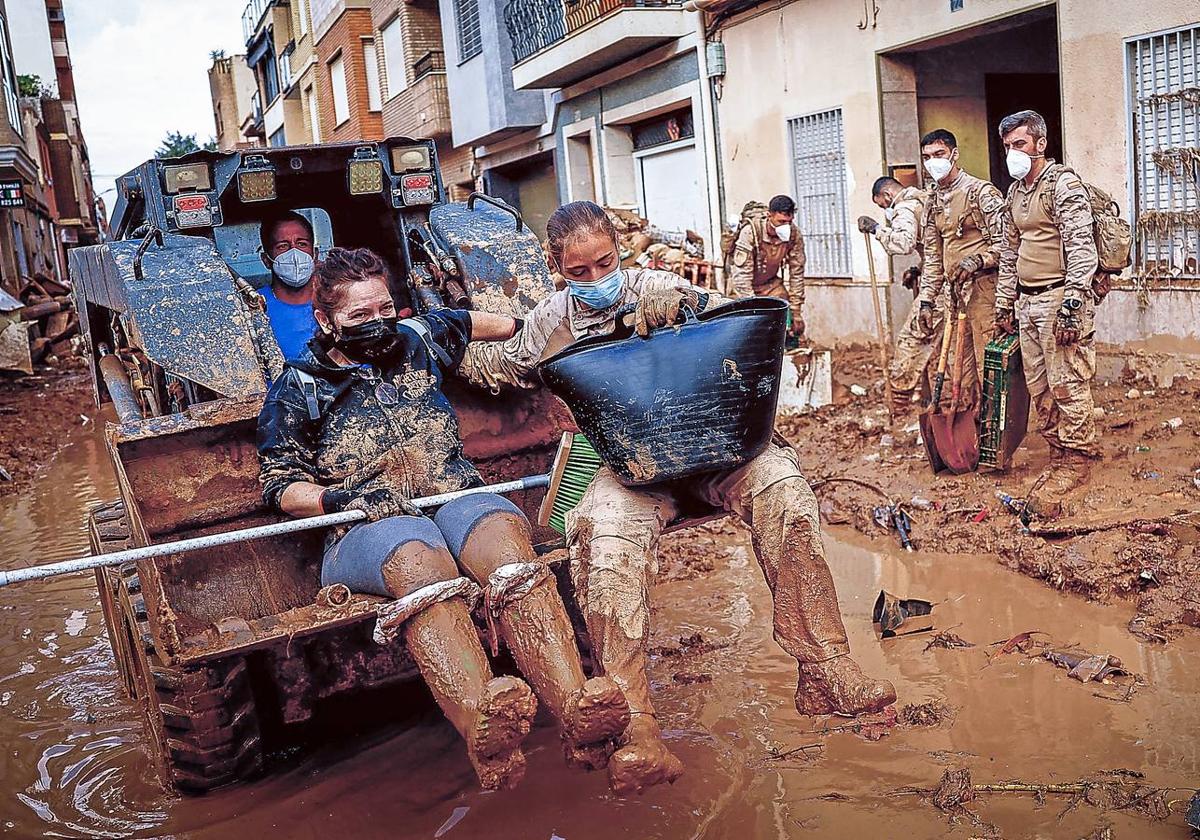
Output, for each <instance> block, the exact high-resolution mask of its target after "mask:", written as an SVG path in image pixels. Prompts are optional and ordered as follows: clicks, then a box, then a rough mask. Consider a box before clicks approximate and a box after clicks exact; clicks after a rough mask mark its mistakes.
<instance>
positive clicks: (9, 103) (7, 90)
mask: <svg viewBox="0 0 1200 840" xmlns="http://www.w3.org/2000/svg"><path fill="white" fill-rule="evenodd" d="M6 36H7V27H6V25H5V23H4V18H3V17H0V64H2V65H3V67H0V76H2V79H0V82H2V83H3V85H4V105H5V108H6V109H7V110H8V123H9V125H11V126H12V128H13V131H15V132H17V134H21V133H22V131H21V109H20V107H19V106H18V105H17V73H16V70H15V69H14V67H13V62H12V58H11V57H10V56H9V54H8V38H7V37H6Z"/></svg>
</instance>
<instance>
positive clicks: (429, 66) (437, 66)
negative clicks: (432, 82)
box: [413, 50, 446, 85]
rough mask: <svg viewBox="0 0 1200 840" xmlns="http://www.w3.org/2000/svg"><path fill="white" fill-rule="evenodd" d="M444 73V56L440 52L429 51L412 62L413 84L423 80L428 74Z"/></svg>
mask: <svg viewBox="0 0 1200 840" xmlns="http://www.w3.org/2000/svg"><path fill="white" fill-rule="evenodd" d="M445 72H446V54H445V53H443V52H442V51H441V50H430V51H429V52H427V53H425V55H423V56H421V57H420V58H418V59H417V60H416V61H414V62H413V84H414V85H415V84H416V83H417V82H419V81H421V80H422V79H424V78H425V77H426V76H428V75H429V74H430V73H445Z"/></svg>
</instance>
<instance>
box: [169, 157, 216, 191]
mask: <svg viewBox="0 0 1200 840" xmlns="http://www.w3.org/2000/svg"><path fill="white" fill-rule="evenodd" d="M163 180H164V181H166V192H167V195H175V194H176V193H180V192H183V191H184V190H197V191H201V190H211V189H212V173H210V172H209V170H208V164H207V163H189V164H185V165H182V166H165V167H163Z"/></svg>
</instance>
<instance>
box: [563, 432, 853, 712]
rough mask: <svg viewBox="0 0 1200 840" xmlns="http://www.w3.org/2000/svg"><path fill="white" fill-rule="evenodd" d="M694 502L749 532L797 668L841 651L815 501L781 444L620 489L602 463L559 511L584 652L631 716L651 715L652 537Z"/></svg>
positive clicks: (779, 637) (844, 645) (781, 639)
mask: <svg viewBox="0 0 1200 840" xmlns="http://www.w3.org/2000/svg"><path fill="white" fill-rule="evenodd" d="M697 503H701V504H703V505H705V506H706V507H709V508H712V509H716V510H726V511H729V512H731V513H734V514H736V515H737V516H738V517H740V518H741V519H742V521H743V522H745V523H746V524H747V525H749V526H750V533H751V536H752V540H753V545H754V553H755V554H756V555H757V557H758V561H759V564H760V565H761V566H762V570H763V574H764V576H765V577H766V579H767V585H768V586H769V587H770V589H771V593H772V595H773V596H774V602H775V609H774V630H775V640H776V641H777V642H778V643H779V644H780V646H781V647H782V648H783V649H784V650H785V651H787V652H788V653H789V654H791V655H792V656H793V657H795V658H796V659H797V660H798V661H799V662H823V661H825V660H828V659H832V658H834V657H837V656H843V655H845V654H848V653H849V652H850V647H849V643H848V642H847V640H846V630H845V627H844V626H843V624H842V616H841V611H840V609H839V607H838V600H837V593H836V592H835V591H834V586H833V577H832V576H831V575H830V573H829V566H828V565H827V564H826V562H825V549H824V547H823V546H822V544H821V525H820V514H819V513H818V511H817V499H816V497H815V496H814V495H813V492H812V490H811V489H810V488H809V486H808V482H807V481H806V480H805V479H804V477H803V476H802V475H801V474H800V468H799V466H798V465H797V460H796V453H795V452H793V451H792V450H791V449H790V448H785V447H782V446H778V445H775V444H772V445H771V446H769V447H768V448H767V450H766V451H765V452H763V453H762V454H761V455H759V456H758V457H757V458H755V459H754V460H752V461H750V462H749V463H748V464H746V465H745V466H742V467H740V468H738V469H736V470H732V471H729V472H724V473H718V474H716V475H714V476H712V477H708V478H704V479H701V480H696V481H687V482H680V483H679V484H678V485H656V486H654V487H645V488H638V487H626V486H624V485H622V484H621V483H620V482H618V481H617V479H616V478H615V477H614V476H613V474H612V472H611V471H610V470H609V469H608V468H607V467H605V468H603V469H601V470H600V471H599V472H598V473H596V476H595V478H593V479H592V482H591V484H590V485H589V486H588V489H587V492H586V493H585V494H584V497H583V499H582V500H581V501H580V503H579V505H578V507H576V508H575V509H574V510H573V511H571V512H570V513H569V514H568V515H567V549H568V551H569V553H570V558H571V575H572V578H573V579H574V582H575V595H576V598H577V599H578V602H579V607H580V609H581V611H582V612H583V614H584V618H585V620H586V622H587V627H588V634H589V636H590V637H591V643H592V653H593V655H594V656H595V658H596V660H597V662H598V664H599V665H600V668H601V669H602V671H603V673H604V674H606V675H608V676H611V677H613V678H614V679H615V680H616V681H617V682H618V684H619V685H620V686H621V688H622V689H623V690H624V692H625V697H626V699H627V700H628V701H629V708H630V710H631V711H632V712H634V713H642V712H645V713H652V710H653V706H652V705H651V700H650V685H649V682H648V681H647V676H646V661H647V660H646V645H647V643H648V641H649V635H650V587H651V585H652V584H653V582H654V578H655V576H656V574H657V573H658V538H659V535H660V534H661V533H662V531H663V528H664V527H665V526H666V525H667V524H668V523H670V522H671V521H672V520H674V519H675V518H676V517H677V516H678V515H679V511H680V508H681V507H682V506H685V505H686V506H690V507H694V506H695V505H696V504H697Z"/></svg>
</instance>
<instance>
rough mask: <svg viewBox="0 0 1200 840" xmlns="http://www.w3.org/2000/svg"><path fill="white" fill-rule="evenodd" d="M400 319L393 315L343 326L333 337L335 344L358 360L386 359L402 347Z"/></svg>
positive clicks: (369, 361)
mask: <svg viewBox="0 0 1200 840" xmlns="http://www.w3.org/2000/svg"><path fill="white" fill-rule="evenodd" d="M398 321H399V319H398V318H396V316H394V315H393V316H392V317H390V318H373V319H372V320H370V321H364V322H363V323H361V324H352V325H350V326H348V327H342V328H341V329H339V330H338V332H337V334H336V336H335V337H334V339H333V346H334V347H336V348H337V349H339V350H341V351H342V352H343V353H345V354H346V355H347V356H349V357H350V358H351V359H354V360H355V361H357V362H368V363H371V364H375V363H378V362H382V361H386V360H387V359H388V358H389V357H390V356H392V355H394V354H395V353H396V351H397V350H399V349H400V333H399V331H398V330H397V329H396V324H397V323H398Z"/></svg>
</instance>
